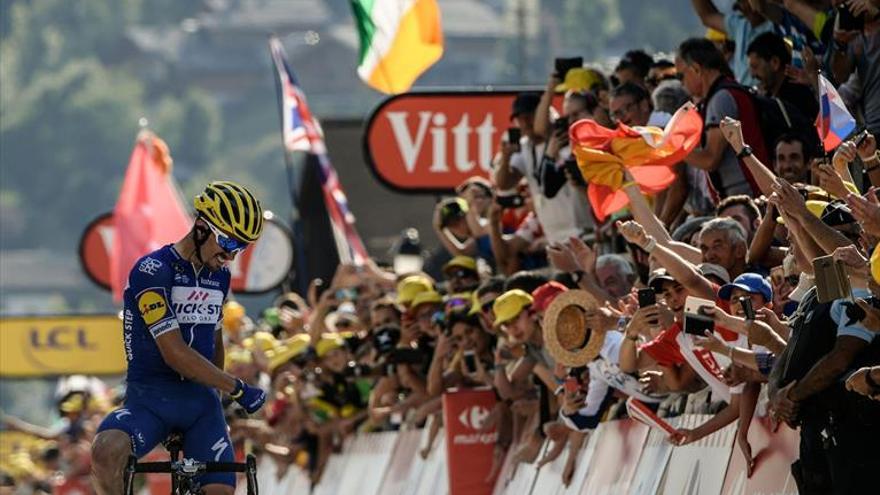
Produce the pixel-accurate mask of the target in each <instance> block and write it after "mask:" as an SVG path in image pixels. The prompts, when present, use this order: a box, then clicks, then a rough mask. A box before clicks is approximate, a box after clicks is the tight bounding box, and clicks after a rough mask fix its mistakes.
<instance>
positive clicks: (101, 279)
mask: <svg viewBox="0 0 880 495" xmlns="http://www.w3.org/2000/svg"><path fill="white" fill-rule="evenodd" d="M267 220H268V221H266V222H264V223H263V225H264V229H263V235H261V236H260V239H259V240H258V241H257V242H255V243H254V244H253V245H252V246H250V247H248V248H247V249H245V250H244V252H242V253H241V254H240V255H238V256H236V257H235V260H233V261H232V263H230V264H229V270H230V272H231V273H232V280H231V285H232V290H233V292H237V293H242V294H261V293H264V292H268V291H270V290H274V289H275V288H276V287H278V286H279V285H280V284H281V283H282V282H283V281H284V279H285V278H287V274H288V273H290V269H291V267H292V266H293V245H292V244H291V242H290V239H291V234H290V232H289V231H288V230H287V227H286V226H285V225H284V224H282V223H281V222H280V221H278V220H277V219H275V218H274V217H269V218H267ZM115 233H116V229H115V227H114V225H113V213H112V212H110V213H104V214H103V215H100V216H99V217H98V218H96V219H94V220H92V222H91V223H89V225H88V226H86V228H85V230H84V231H83V234H82V238H81V239H80V242H79V258H80V262H81V263H82V267H83V269H84V270H85V272H86V275H88V276H89V278H90V279H91V280H92V282H94V283H95V284H96V285H98V286H99V287H102V288H104V289H107V290H110V251H111V249H112V247H113V236H114V235H115Z"/></svg>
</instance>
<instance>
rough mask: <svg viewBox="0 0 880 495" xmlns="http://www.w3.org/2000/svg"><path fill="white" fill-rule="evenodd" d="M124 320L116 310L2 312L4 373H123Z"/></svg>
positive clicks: (0, 350) (0, 345)
mask: <svg viewBox="0 0 880 495" xmlns="http://www.w3.org/2000/svg"><path fill="white" fill-rule="evenodd" d="M122 325H123V322H122V320H120V319H119V317H117V316H116V315H94V316H40V317H20V318H0V376H2V377H4V378H8V377H31V376H54V375H71V374H83V375H117V374H121V373H123V372H124V371H125V369H126V363H125V354H124V345H123V342H122Z"/></svg>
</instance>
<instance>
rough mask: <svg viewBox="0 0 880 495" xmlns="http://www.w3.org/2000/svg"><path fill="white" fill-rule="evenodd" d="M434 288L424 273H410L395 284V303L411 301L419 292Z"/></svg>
mask: <svg viewBox="0 0 880 495" xmlns="http://www.w3.org/2000/svg"><path fill="white" fill-rule="evenodd" d="M433 289H434V284H432V283H431V280H430V279H428V277H426V276H424V275H410V276H409V277H406V278H405V279H403V280H401V281H400V282H398V284H397V304H408V303H411V302H412V300H413V299H415V297H416V296H417V295H418V294H419V293H421V292H427V291H430V290H433Z"/></svg>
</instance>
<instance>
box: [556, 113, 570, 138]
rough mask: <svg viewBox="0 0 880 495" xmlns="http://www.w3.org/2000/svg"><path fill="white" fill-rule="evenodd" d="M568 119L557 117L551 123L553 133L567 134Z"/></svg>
mask: <svg viewBox="0 0 880 495" xmlns="http://www.w3.org/2000/svg"><path fill="white" fill-rule="evenodd" d="M568 127H569V126H568V117H559V118H558V119H556V120H554V121H553V132H556V133H559V134H568Z"/></svg>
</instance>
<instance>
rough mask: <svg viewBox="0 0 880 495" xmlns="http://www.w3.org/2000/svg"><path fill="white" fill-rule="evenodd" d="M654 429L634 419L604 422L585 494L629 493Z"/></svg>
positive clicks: (599, 430) (591, 464)
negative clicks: (649, 436)
mask: <svg viewBox="0 0 880 495" xmlns="http://www.w3.org/2000/svg"><path fill="white" fill-rule="evenodd" d="M649 432H650V428H649V427H648V426H647V425H644V424H642V423H638V422H636V421H632V420H622V421H609V422H605V423H600V424H599V428H597V430H596V433H597V434H599V440H598V443H597V444H596V451H597V452H601V455H598V456H594V458H593V459H591V461H590V470H589V472H588V474H587V479H586V480H585V481H584V484H583V488H582V490H581V493H584V494H592V493H629V491H630V490H629V487H630V483H631V482H632V480H633V476H634V475H635V471H636V466H637V465H638V462H639V457H640V456H641V453H642V447H643V446H644V444H645V440H647V438H648V433H649Z"/></svg>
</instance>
